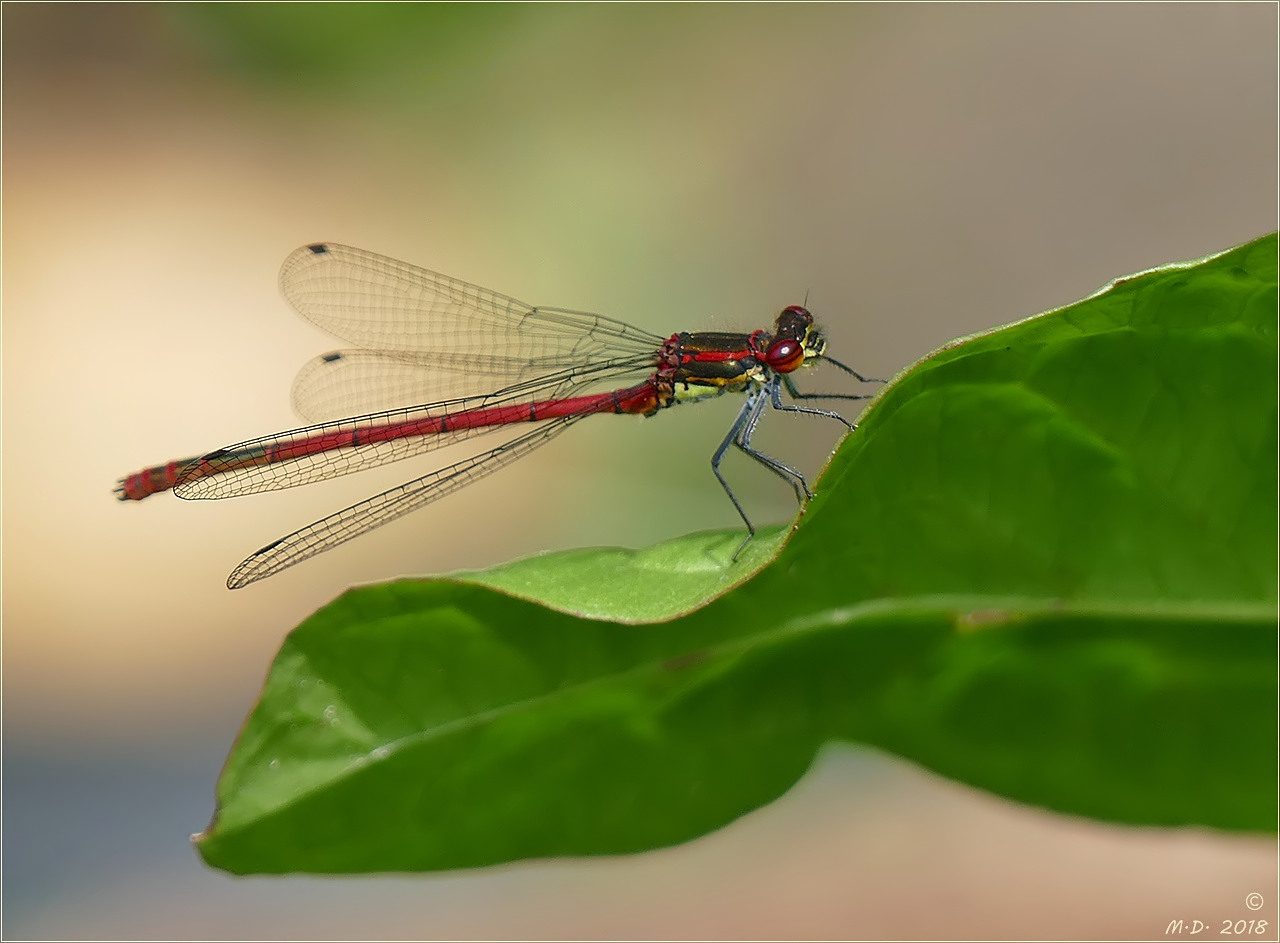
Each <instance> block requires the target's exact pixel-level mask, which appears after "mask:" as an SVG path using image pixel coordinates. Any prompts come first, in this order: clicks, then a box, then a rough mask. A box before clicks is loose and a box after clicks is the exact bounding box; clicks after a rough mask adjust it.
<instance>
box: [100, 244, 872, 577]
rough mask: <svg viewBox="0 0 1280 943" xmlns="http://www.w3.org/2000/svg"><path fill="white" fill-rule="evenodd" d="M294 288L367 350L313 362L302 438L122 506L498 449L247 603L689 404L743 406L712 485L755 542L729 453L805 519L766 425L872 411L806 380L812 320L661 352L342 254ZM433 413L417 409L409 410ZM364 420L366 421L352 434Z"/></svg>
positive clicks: (375, 501) (693, 336)
mask: <svg viewBox="0 0 1280 943" xmlns="http://www.w3.org/2000/svg"><path fill="white" fill-rule="evenodd" d="M280 288H281V291H282V292H283V293H284V296H285V298H286V299H288V301H289V302H290V304H292V305H293V307H294V308H296V309H297V310H298V311H299V312H300V313H301V314H302V315H303V316H304V317H306V318H307V319H309V320H311V321H312V322H314V323H315V324H317V325H319V326H320V327H322V328H324V329H325V330H327V331H329V332H330V333H332V334H334V335H336V336H338V337H339V338H341V339H343V340H345V341H347V342H349V343H353V344H355V345H357V347H358V349H355V350H344V351H338V352H335V353H330V354H325V355H323V356H321V357H317V358H316V359H315V360H313V361H311V362H310V363H309V364H307V365H306V366H305V367H304V368H303V369H302V371H301V373H299V375H298V377H297V379H296V380H295V381H294V387H293V405H294V408H295V409H296V410H297V411H298V412H299V414H300V415H302V417H303V418H304V419H308V420H310V421H313V422H314V424H313V425H308V426H306V427H304V428H301V429H295V430H292V431H289V432H282V433H278V434H276V435H269V436H263V437H262V438H258V439H251V440H249V441H247V442H241V443H238V444H236V445H231V446H228V447H226V448H224V449H218V450H217V451H214V452H209V453H208V454H206V455H201V456H197V457H194V458H189V459H182V460H179V461H174V462H169V463H168V464H165V465H160V466H155V467H153V468H148V469H145V470H144V471H141V472H138V473H136V474H133V475H130V476H128V477H127V478H123V479H121V480H120V482H119V484H118V485H117V486H116V489H115V492H116V495H117V497H119V498H120V499H121V500H122V501H139V500H142V499H143V498H146V497H148V496H150V495H152V494H156V493H157V492H160V491H166V490H169V489H172V490H173V491H174V493H175V494H177V495H178V496H179V497H181V498H225V497H230V496H232V495H241V494H252V493H255V492H260V491H274V490H277V489H280V488H291V487H293V486H295V485H304V484H309V483H311V482H313V481H321V480H323V479H327V478H334V477H337V476H339V475H346V474H349V473H351V472H355V471H362V470H364V469H366V468H372V467H374V466H376V465H383V464H386V463H387V462H394V461H398V460H400V459H403V458H408V457H409V456H412V455H417V454H419V453H422V452H429V451H431V450H432V449H436V448H440V447H442V446H445V445H451V444H453V443H455V442H458V441H460V440H462V439H466V438H469V437H471V436H473V435H478V434H480V433H484V432H492V431H495V430H500V431H506V432H508V433H515V434H514V435H512V436H511V437H510V438H508V439H507V440H506V441H504V442H502V443H501V444H500V445H497V446H495V447H494V448H491V449H489V450H488V451H485V452H481V453H480V454H478V455H475V456H473V457H471V458H469V459H466V460H464V461H460V462H457V463H455V464H453V465H449V466H447V467H445V468H441V469H438V470H436V471H433V472H431V473H430V474H428V475H424V476H422V477H421V478H416V479H414V480H413V481H410V482H408V483H406V484H403V485H400V486H399V487H396V488H392V489H391V490H389V491H386V492H384V493H382V494H380V495H377V496H376V497H373V498H369V499H368V500H366V501H361V502H360V503H358V504H354V505H352V506H351V507H349V508H346V509H345V510H342V511H339V512H337V513H336V514H332V515H330V516H329V517H326V518H324V519H323V520H320V521H317V522H316V523H314V524H310V525H308V526H307V527H304V528H302V529H301V530H298V531H295V532H294V533H292V534H290V535H289V536H287V537H284V538H282V539H280V540H277V541H275V542H274V543H271V544H268V545H267V546H265V547H263V548H262V549H261V550H258V551H257V552H256V553H253V554H251V555H250V556H249V557H247V558H246V559H245V560H244V561H243V562H241V563H240V565H239V566H237V567H236V568H235V570H234V571H233V572H232V573H231V576H230V577H228V579H227V585H228V586H229V587H230V588H232V589H237V588H239V587H241V586H245V585H248V584H249V583H252V582H254V581H256V580H260V579H262V578H264V577H267V576H270V575H272V574H274V573H277V572H279V571H280V570H283V569H285V568H286V567H289V566H292V565H293V564H295V563H299V562H301V561H302V560H305V559H307V558H309V557H312V556H315V555H316V554H318V553H322V552H323V551H325V550H328V549H330V548H332V547H336V546H337V545H338V544H341V543H344V542H345V541H348V540H350V539H352V538H353V537H356V536H359V535H360V534H363V533H365V532H366V531H369V530H372V529H373V528H375V527H378V526H380V525H382V524H385V523H387V522H388V521H392V520H395V519H396V518H398V517H401V516H402V515H404V514H407V513H409V512H410V511H413V510H416V509H417V508H420V507H422V506H423V505H425V504H428V503H430V502H431V501H434V500H436V499H437V498H441V497H444V496H445V495H447V494H450V493H451V492H454V491H456V490H458V489H459V488H461V487H463V486H464V485H467V484H470V483H471V482H473V481H475V480H476V479H478V478H480V477H482V476H484V475H487V474H489V473H490V472H492V471H495V470H497V469H498V468H500V467H502V466H503V465H506V464H507V463H508V462H511V461H514V460H515V459H517V458H519V457H521V456H523V455H527V454H528V453H529V452H531V451H532V450H533V449H535V448H537V447H538V446H540V445H542V444H544V443H546V442H548V441H550V440H551V439H552V438H554V437H555V436H557V435H559V434H560V433H561V432H563V431H564V430H565V429H567V428H569V426H571V425H573V424H574V423H576V422H577V421H578V420H580V419H583V418H584V417H586V416H591V415H594V414H596V413H624V414H633V415H645V416H649V415H653V414H654V413H656V412H657V411H658V410H660V409H665V408H666V407H668V406H674V405H675V404H677V403H684V402H692V401H697V400H703V399H707V398H709V397H713V396H718V395H720V394H722V393H726V392H736V393H745V394H746V401H745V402H744V403H743V406H742V409H741V410H740V411H739V413H738V416H737V418H736V419H735V420H734V422H733V425H732V426H731V427H730V429H729V432H728V434H727V435H726V436H725V437H724V440H723V441H722V442H721V443H720V445H719V446H718V447H717V448H716V450H715V452H713V453H712V457H711V468H712V471H713V472H714V473H715V476H716V478H717V479H718V480H719V482H720V485H721V486H722V487H723V488H724V490H725V493H726V494H728V496H729V500H730V501H732V502H733V506H734V508H736V509H737V512H738V514H739V515H740V516H741V518H742V520H743V522H744V523H745V524H746V525H747V537H746V539H745V540H744V541H743V543H742V545H741V546H740V547H739V548H738V550H739V552H741V549H742V547H745V546H746V544H747V543H748V542H749V541H750V540H751V537H752V535H754V533H755V527H754V525H753V524H752V523H751V520H750V518H748V517H747V513H746V511H745V510H744V509H743V507H742V504H741V503H740V502H739V500H738V498H737V496H736V495H735V494H734V493H733V489H731V488H730V487H729V483H728V482H727V481H726V480H725V478H724V475H723V474H722V473H721V471H720V464H721V460H722V459H723V458H724V455H725V453H726V452H727V451H728V450H729V448H730V447H734V448H737V449H740V450H741V451H742V452H744V453H745V454H747V455H749V456H751V457H752V458H753V459H755V460H756V461H757V462H759V463H761V464H762V465H763V466H764V467H765V468H767V469H769V470H770V471H772V472H773V473H774V474H776V475H777V476H778V477H780V478H782V479H783V480H784V481H786V482H788V483H789V484H790V485H791V486H792V487H793V488H794V489H795V492H796V498H797V500H799V501H800V502H801V503H802V504H803V502H804V500H805V498H806V497H810V496H811V492H810V490H809V486H808V483H807V482H806V481H805V479H804V476H803V475H801V474H800V472H798V471H797V470H796V469H794V468H791V467H790V466H788V465H785V464H784V463H782V462H780V461H779V460H778V459H776V458H773V457H772V456H769V455H766V454H764V453H763V452H760V451H759V450H757V449H755V448H753V447H752V445H751V440H752V436H753V434H754V433H755V430H756V427H757V426H758V425H759V422H760V419H761V417H762V416H763V415H764V411H765V409H766V408H768V407H770V406H772V407H773V408H775V409H779V410H782V411H785V412H795V413H808V414H811V415H817V416H825V417H828V418H831V419H835V420H838V421H839V422H842V423H844V425H846V426H847V427H848V428H850V429H852V428H853V424H852V423H851V422H849V421H848V420H847V419H845V418H844V417H842V416H841V415H840V414H839V413H837V412H833V411H831V410H827V409H818V408H815V407H812V406H801V405H796V404H792V403H784V402H783V399H782V393H783V391H784V389H785V391H786V392H787V394H788V395H789V396H790V397H791V398H793V399H822V398H831V399H866V398H868V395H869V394H826V393H823V394H814V393H802V392H800V391H799V390H797V389H796V387H795V384H794V382H793V380H792V375H793V374H794V373H795V371H796V370H798V369H800V368H801V367H808V366H811V365H813V364H815V363H817V362H819V361H826V362H828V363H831V364H833V365H834V366H836V367H838V368H839V369H840V370H843V371H844V372H845V373H847V374H850V375H851V376H853V377H855V378H856V379H857V380H859V381H862V382H864V383H879V382H883V381H880V380H875V379H871V378H868V377H863V376H861V375H860V374H858V373H857V372H856V371H855V370H853V369H852V368H850V367H848V366H845V365H844V364H842V363H840V362H839V361H837V360H833V359H831V358H830V357H828V356H827V355H826V352H825V351H826V338H825V336H824V335H823V334H822V333H821V332H820V331H819V330H818V329H817V328H816V327H815V326H814V323H813V316H812V315H811V314H810V313H809V311H808V310H806V309H805V308H803V307H800V306H799V305H793V306H791V307H788V308H784V309H783V311H782V312H781V314H779V315H778V317H777V320H776V322H775V324H774V327H773V330H772V331H765V330H758V331H754V332H751V333H748V334H735V333H722V332H697V333H677V334H672V335H671V336H669V337H665V338H664V337H660V336H658V335H656V334H650V333H649V332H648V331H644V330H641V329H639V328H636V327H632V326H631V325H629V324H625V323H623V322H622V321H615V320H613V319H612V318H607V317H603V316H601V315H598V314H587V313H585V312H580V311H569V310H566V309H562V308H543V307H532V306H530V305H526V304H523V303H522V302H519V301H516V300H515V299H514V298H508V297H507V296H505V295H500V294H498V293H497V292H493V291H489V290H488V289H484V288H479V287H477V286H475V285H470V284H468V283H466V282H463V281H459V280H458V279H454V278H449V277H448V276H445V275H439V274H436V273H435V272H429V271H427V270H426V269H421V268H417V267H416V266H412V265H408V264H406V263H404V262H397V261H395V260H394V259H389V258H386V257H384V256H380V255H376V254H374V253H372V252H366V251H364V250H362V249H353V248H351V247H349V246H342V245H337V244H335V243H318V244H315V245H309V246H303V247H302V248H301V249H298V250H297V251H296V252H294V253H293V254H292V255H290V256H289V258H288V259H286V260H285V263H284V266H283V268H282V269H281V271H280ZM415 403H418V404H423V405H408V404H415ZM353 413H354V414H358V415H356V417H355V418H339V417H340V416H342V415H346V416H350V415H352V414H353Z"/></svg>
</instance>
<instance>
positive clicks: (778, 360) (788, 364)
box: [764, 308, 804, 373]
mask: <svg viewBox="0 0 1280 943" xmlns="http://www.w3.org/2000/svg"><path fill="white" fill-rule="evenodd" d="M800 310H802V311H803V310H804V309H803V308H801V309H800ZM764 362H765V363H767V364H768V365H769V368H770V369H772V370H776V371H777V372H778V373H790V372H791V371H792V370H794V369H796V368H797V367H798V366H800V365H801V364H802V363H804V345H803V344H801V343H800V342H799V341H798V340H792V339H791V338H789V337H784V338H782V339H781V340H776V341H774V342H773V343H772V344H770V345H769V349H768V350H766V351H765V352H764Z"/></svg>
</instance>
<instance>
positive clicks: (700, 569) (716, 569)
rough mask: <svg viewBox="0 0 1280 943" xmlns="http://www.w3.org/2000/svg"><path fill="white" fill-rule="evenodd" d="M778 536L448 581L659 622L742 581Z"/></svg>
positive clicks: (585, 554) (670, 544)
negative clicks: (744, 544) (472, 584)
mask: <svg viewBox="0 0 1280 943" xmlns="http://www.w3.org/2000/svg"><path fill="white" fill-rule="evenodd" d="M786 536H787V531H786V530H785V529H783V528H781V527H762V528H760V529H759V531H757V533H756V536H755V537H754V538H753V539H752V541H751V542H750V543H748V544H747V545H746V546H743V545H742V541H743V537H744V534H743V532H742V531H741V530H719V531H703V532H702V533H698V534H689V535H687V536H684V537H677V538H676V539H674V540H668V541H664V542H663V543H660V544H656V545H655V546H653V547H648V548H646V549H644V550H624V549H622V548H618V547H609V548H603V549H599V548H598V549H592V550H570V551H566V552H563V553H544V554H539V555H538V556H535V557H527V558H526V559H524V560H516V561H514V562H513V563H507V564H503V565H502V566H496V567H493V568H492V569H489V570H475V571H459V572H457V573H451V574H449V576H448V578H449V579H454V580H457V581H459V582H462V583H474V584H475V585H477V586H488V587H491V588H493V589H497V590H501V591H502V592H504V593H508V594H510V595H512V596H518V597H520V598H521V599H528V600H531V601H533V602H537V603H541V604H542V605H544V606H550V607H551V608H552V609H559V610H560V611H561V612H568V613H571V614H573V615H578V616H586V617H588V618H591V619H610V620H613V621H615V622H661V621H663V620H665V619H673V618H675V617H676V616H678V615H680V614H681V613H685V612H688V611H690V610H691V609H696V608H697V607H698V606H701V605H704V604H705V603H706V602H707V601H708V600H709V599H713V598H715V597H716V596H720V595H723V594H724V593H726V592H728V591H729V590H731V589H733V587H735V586H737V585H739V584H740V583H742V582H744V581H745V580H747V579H749V578H750V577H751V576H752V575H753V574H755V573H756V572H757V571H758V570H759V569H760V568H761V567H763V566H764V565H765V564H766V563H768V562H769V561H770V560H771V559H773V557H775V556H777V553H778V550H779V548H780V547H781V546H782V542H783V540H784V539H785V538H786ZM740 547H741V548H742V549H741V552H738V548H740ZM735 554H736V556H737V559H734V557H735Z"/></svg>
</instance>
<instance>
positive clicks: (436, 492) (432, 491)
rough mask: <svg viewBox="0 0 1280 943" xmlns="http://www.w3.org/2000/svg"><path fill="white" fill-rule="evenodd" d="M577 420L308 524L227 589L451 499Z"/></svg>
mask: <svg viewBox="0 0 1280 943" xmlns="http://www.w3.org/2000/svg"><path fill="white" fill-rule="evenodd" d="M581 418H582V417H581V416H564V417H561V418H559V419H556V420H554V421H552V422H548V423H546V424H544V425H540V426H538V427H536V428H534V429H533V430H532V431H529V432H526V433H525V434H524V435H521V436H518V437H517V438H515V439H512V440H510V441H507V442H504V443H503V444H502V445H500V446H497V447H496V448H493V449H490V450H489V451H488V452H482V453H480V454H479V455H474V456H472V457H471V458H469V459H466V460H465V461H461V462H458V463H456V464H454V465H450V466H448V467H446V468H441V469H439V470H437V471H434V472H432V473H431V474H429V475H424V476H423V477H421V478H417V479H415V480H414V481H410V482H408V483H406V484H403V485H399V486H398V487H395V488H392V489H391V490H389V491H384V492H383V493H382V494H380V495H378V496H377V497H373V498H369V499H367V500H365V501H361V502H360V503H359V504H353V505H352V506H351V507H349V508H346V509H345V510H342V511H339V512H337V513H336V514H331V515H329V516H328V517H326V518H324V519H323V520H319V521H316V522H315V523H314V524H309V525H307V526H306V527H304V528H302V529H301V530H297V531H294V532H293V533H292V534H290V535H289V536H288V537H283V538H281V539H280V540H277V541H275V542H274V543H271V544H268V545H267V546H265V547H263V548H262V549H261V550H259V551H257V552H256V553H253V554H250V555H249V556H248V557H246V558H245V559H244V560H243V561H242V562H241V563H240V565H239V566H237V567H236V568H235V569H234V570H233V571H232V572H231V575H230V576H229V577H228V578H227V586H228V588H230V589H239V588H240V587H242V586H247V585H248V584H250V583H253V582H256V581H257V580H260V579H263V578H265V577H268V576H271V575H273V574H275V573H279V572H280V571H281V570H283V569H286V568H287V567H291V566H293V565H294V564H295V563H301V562H302V561H303V560H306V559H308V558H310V557H314V556H315V555H316V554H319V553H324V552H325V551H326V550H330V549H332V548H334V547H336V546H338V544H342V543H346V542H347V541H348V540H351V539H353V538H355V537H359V536H360V535H361V534H365V533H368V532H369V531H371V530H373V529H374V528H375V527H381V526H382V525H383V524H386V523H389V522H390V521H394V520H395V519H396V518H398V517H403V516H404V515H406V514H408V513H410V512H411V511H416V510H417V509H418V508H420V507H422V506H424V505H426V504H430V503H431V502H432V501H435V500H437V499H439V498H443V497H444V496H446V495H448V494H452V493H453V492H454V491H457V490H458V489H459V488H463V487H465V486H467V485H469V484H471V483H472V482H473V481H476V480H477V479H479V478H483V477H484V476H485V475H488V474H489V473H491V472H494V471H497V470H498V469H499V468H501V467H503V466H504V465H507V464H508V463H510V462H513V461H515V460H516V459H517V458H521V457H522V456H524V455H527V454H529V453H530V452H532V451H533V450H534V449H536V448H537V447H538V446H540V445H544V444H545V443H547V442H549V441H551V440H552V439H553V438H555V437H556V436H558V435H559V434H560V433H561V432H563V431H564V430H565V429H567V428H569V426H571V425H572V424H573V423H575V422H577V421H578V420H579V419H581Z"/></svg>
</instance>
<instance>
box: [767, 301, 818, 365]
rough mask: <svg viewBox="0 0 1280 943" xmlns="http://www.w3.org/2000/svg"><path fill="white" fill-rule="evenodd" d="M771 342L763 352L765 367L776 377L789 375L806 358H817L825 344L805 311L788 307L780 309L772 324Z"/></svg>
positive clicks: (800, 308) (805, 309) (809, 315)
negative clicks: (766, 365) (782, 374)
mask: <svg viewBox="0 0 1280 943" xmlns="http://www.w3.org/2000/svg"><path fill="white" fill-rule="evenodd" d="M774 326H775V332H774V335H773V342H772V343H771V344H770V345H769V348H768V350H767V351H766V352H765V358H764V359H765V363H767V364H768V365H769V367H770V368H772V369H773V370H776V371H778V372H779V373H790V372H791V371H792V370H795V369H797V368H798V367H800V366H801V365H803V364H804V362H805V359H806V358H808V357H820V356H822V352H823V350H825V349H826V346H827V341H826V338H825V337H824V336H823V334H822V332H821V331H819V330H818V329H817V328H815V327H814V326H813V315H812V314H810V313H809V309H808V308H802V307H801V306H800V305H791V306H789V307H786V308H783V309H782V313H781V314H779V315H778V320H777V321H776V322H775V325H774Z"/></svg>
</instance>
